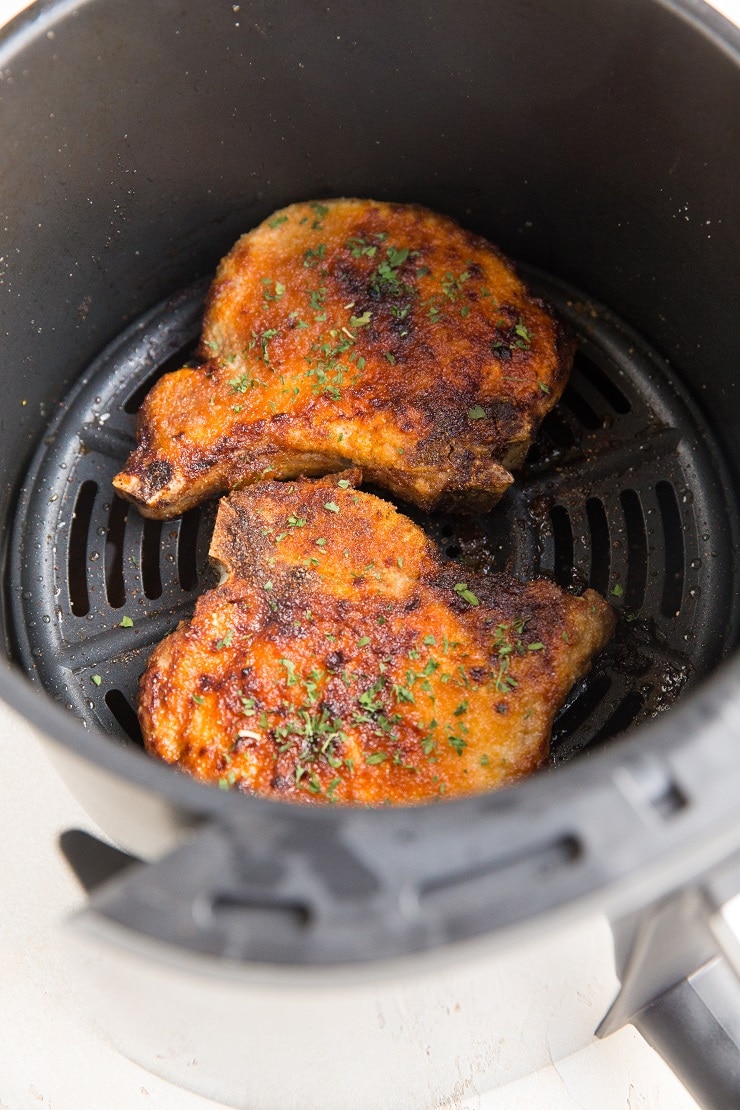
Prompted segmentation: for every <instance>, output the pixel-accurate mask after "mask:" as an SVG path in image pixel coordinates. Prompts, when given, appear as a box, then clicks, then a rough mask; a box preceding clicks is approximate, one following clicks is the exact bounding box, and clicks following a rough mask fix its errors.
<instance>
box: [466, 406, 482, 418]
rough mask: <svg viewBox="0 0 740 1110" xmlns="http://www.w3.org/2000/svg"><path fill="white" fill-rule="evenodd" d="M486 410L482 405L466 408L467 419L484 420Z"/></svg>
mask: <svg viewBox="0 0 740 1110" xmlns="http://www.w3.org/2000/svg"><path fill="white" fill-rule="evenodd" d="M485 418H486V410H485V409H484V408H483V407H482V405H473V407H472V409H468V420H485Z"/></svg>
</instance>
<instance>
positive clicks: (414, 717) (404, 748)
mask: <svg viewBox="0 0 740 1110" xmlns="http://www.w3.org/2000/svg"><path fill="white" fill-rule="evenodd" d="M358 478H359V475H358V474H357V472H346V473H345V474H344V475H341V476H340V477H339V478H337V477H336V476H333V477H331V478H324V479H322V480H320V481H318V482H317V481H311V480H308V479H301V480H299V481H295V482H292V481H290V482H273V481H266V482H262V483H259V484H257V485H254V486H251V487H250V488H249V489H246V490H242V491H238V492H235V493H232V494H231V495H230V496H229V497H228V498H225V499H224V500H223V501H222V502H221V504H220V506H219V510H218V517H217V520H216V527H215V531H214V536H213V541H212V545H211V556H212V558H213V559H215V560H216V561H217V562H218V563H219V564H221V566H222V568H223V569H224V573H225V579H224V581H223V582H222V583H221V584H220V585H219V586H217V587H216V588H215V589H212V590H210V591H208V592H207V593H205V594H203V595H202V596H201V598H200V599H199V601H198V603H197V605H196V608H195V613H194V615H193V618H192V620H190V621H186V622H184V623H182V624H181V625H180V626H179V627H178V628H177V629H176V630H175V631H174V632H173V633H172V634H171V635H169V636H168V637H167V638H166V639H165V640H164V641H163V642H162V643H161V644H160V645H159V646H158V647H157V648H156V650H155V651H154V653H153V655H152V657H151V659H150V661H149V664H148V666H147V669H146V671H145V673H144V675H143V677H142V679H141V687H140V704H139V719H140V721H141V726H142V730H143V733H144V738H145V742H146V746H147V749H148V750H149V751H150V752H152V753H153V754H155V755H157V756H159V757H160V758H161V759H163V760H166V761H167V762H168V763H170V764H174V765H175V766H177V767H179V768H180V769H182V770H183V771H186V772H188V773H189V774H190V775H192V776H194V777H195V778H198V779H201V780H203V781H204V782H208V783H213V784H216V783H217V784H219V785H220V786H222V787H225V788H229V787H234V788H237V789H239V790H241V791H243V792H245V793H257V794H261V795H267V796H269V797H272V798H279V799H285V800H291V801H294V800H295V801H314V802H343V803H363V804H373V805H377V804H382V803H387V802H392V803H413V802H423V801H427V800H430V799H435V798H439V797H441V796H444V797H450V796H454V795H462V794H469V793H472V792H475V791H484V790H490V789H492V788H494V787H499V786H503V785H505V784H507V783H511V782H514V781H515V780H516V779H519V778H521V777H522V776H524V775H527V774H529V773H530V772H531V771H534V770H535V769H536V768H537V767H539V766H541V765H542V764H543V763H544V762H545V760H546V759H547V756H548V747H549V740H550V733H551V728H552V722H553V718H554V716H555V713H556V711H557V710H558V708H559V707H560V706H561V705H562V703H563V701H564V700H565V697H566V695H567V694H568V691H569V690H570V689H571V687H572V686H573V684H574V683H575V682H576V681H577V680H578V679H579V678H580V677H581V676H582V675H583V674H584V673H585V672H586V671H587V670H588V668H589V665H590V660H591V658H592V656H593V655H594V653H595V652H597V651H599V650H600V649H601V648H602V647H604V645H605V644H606V643H607V641H608V640H609V638H610V637H611V635H612V633H613V630H614V624H615V618H614V614H613V611H612V609H611V608H610V606H609V605H608V604H607V603H606V602H605V601H604V600H603V599H602V598H601V597H600V596H599V595H598V594H597V593H595V592H594V591H593V590H586V592H585V593H584V594H583V596H582V597H575V596H572V595H570V594H567V593H565V592H564V591H563V590H561V589H560V588H559V587H558V586H556V585H555V584H553V583H552V582H549V581H546V580H544V579H538V580H536V581H533V582H529V583H526V584H523V583H521V582H518V581H517V580H516V579H514V578H512V577H510V576H509V575H507V574H493V575H490V576H486V577H483V576H480V577H479V576H474V575H472V574H470V573H469V572H468V571H465V572H463V571H462V570H461V568H460V566H459V565H457V564H455V563H451V562H446V561H444V560H443V559H442V557H441V555H440V554H439V552H438V551H437V549H436V547H435V545H434V544H433V543H432V542H431V541H430V540H429V539H428V538H427V537H426V536H425V535H424V533H423V532H422V530H421V529H420V528H419V527H417V525H415V524H413V523H412V522H411V521H410V520H409V519H408V518H407V517H405V516H402V515H401V514H400V513H398V512H397V511H396V510H395V509H394V508H393V506H392V505H390V504H388V503H387V502H386V501H383V500H381V499H379V498H378V497H375V496H372V495H371V494H368V493H363V492H358V491H357V490H356V489H354V488H353V483H354V482H356V481H357V480H358Z"/></svg>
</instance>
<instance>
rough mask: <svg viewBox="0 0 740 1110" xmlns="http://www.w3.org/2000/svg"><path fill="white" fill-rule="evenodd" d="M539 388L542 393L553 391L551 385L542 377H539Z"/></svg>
mask: <svg viewBox="0 0 740 1110" xmlns="http://www.w3.org/2000/svg"><path fill="white" fill-rule="evenodd" d="M537 388H538V389H539V391H540V393H550V392H551V390H550V386H549V385H548V384H547V382H543V381H541V380H540V378H538V379H537Z"/></svg>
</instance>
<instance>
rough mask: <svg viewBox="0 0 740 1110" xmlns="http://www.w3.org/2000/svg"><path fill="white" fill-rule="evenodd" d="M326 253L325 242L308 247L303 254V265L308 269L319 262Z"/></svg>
mask: <svg viewBox="0 0 740 1110" xmlns="http://www.w3.org/2000/svg"><path fill="white" fill-rule="evenodd" d="M325 254H326V243H319V245H318V246H317V247H309V248H308V250H307V251H306V253H305V254H304V255H303V265H304V266H307V267H308V268H309V269H311V268H313V267H314V266H316V265H317V263H319V262H321V261H322V259H323V257H324V255H325Z"/></svg>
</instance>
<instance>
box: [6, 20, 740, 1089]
mask: <svg viewBox="0 0 740 1110" xmlns="http://www.w3.org/2000/svg"><path fill="white" fill-rule="evenodd" d="M714 6H715V7H717V8H718V9H719V10H721V11H723V12H724V14H726V15H727V16H728V17H729V18H731V19H734V20H735V21H736V22H738V23H740V0H715V5H714ZM23 7H25V4H24V3H23V0H0V25H2V24H3V23H4V22H6V21H7V20H8V19H10V18H11V17H12V16H13V15H14V14H15V13H16V12H17V11H20V10H21V9H22V8H23ZM0 735H2V782H3V806H2V813H3V828H4V831H5V835H4V836H3V837H2V838H0V876H2V900H1V903H0V1110H26V1108H34V1110H35V1108H39V1110H41V1108H42V1107H43V1108H47V1110H88V1108H90V1110H99V1108H100V1110H208V1108H209V1107H210V1108H213V1107H215V1106H216V1105H217V1104H216V1103H214V1102H212V1101H210V1100H209V1099H205V1098H202V1097H200V1096H198V1095H194V1094H190V1093H188V1092H187V1091H184V1090H181V1089H179V1088H175V1087H173V1086H172V1085H171V1084H169V1083H167V1082H165V1081H163V1080H160V1079H158V1078H156V1077H155V1076H153V1075H151V1074H150V1073H148V1072H146V1071H144V1070H143V1069H142V1068H140V1067H138V1066H137V1065H136V1064H133V1063H131V1062H130V1061H129V1060H127V1059H125V1058H124V1057H123V1056H121V1055H120V1053H119V1052H118V1051H117V1049H116V1046H115V1045H113V1044H111V1043H110V1042H109V1040H108V1039H107V1038H106V1035H105V1033H104V1032H103V1031H102V1030H101V1029H99V1028H98V1027H97V1026H96V1025H95V1023H94V1021H93V1020H92V1018H91V1017H89V1016H88V1015H87V1014H86V1012H85V1010H84V1008H82V1007H81V1006H80V1005H79V1003H78V1000H77V997H76V994H75V986H74V983H73V982H72V980H71V978H70V974H69V971H68V969H67V966H66V964H65V961H64V958H63V956H62V952H61V948H60V944H59V933H58V929H59V924H60V922H61V921H63V920H64V919H65V917H67V916H68V915H69V914H71V913H72V912H74V911H75V910H76V909H78V908H81V907H82V906H83V905H84V903H85V895H84V894H83V892H82V891H81V889H80V887H79V885H78V883H77V881H76V879H75V878H74V876H73V875H72V873H71V871H70V870H69V868H68V866H67V865H66V863H65V861H64V859H63V857H62V856H61V854H60V852H59V850H58V848H57V840H58V836H59V834H60V833H61V832H62V831H63V830H65V829H69V828H80V829H86V830H88V831H90V832H93V833H96V832H98V830H96V828H95V826H94V824H93V823H92V821H91V820H90V818H89V817H88V816H87V815H86V814H85V813H84V811H83V810H82V809H81V808H80V806H79V805H78V804H77V802H76V801H75V800H74V798H73V797H72V796H71V795H70V793H69V792H68V790H67V789H66V787H65V786H64V785H63V784H62V783H61V781H60V780H59V778H58V777H57V775H56V772H55V771H54V770H53V768H52V767H51V765H50V763H49V762H48V760H47V757H46V754H45V752H44V750H43V748H42V747H41V745H40V744H39V742H38V741H37V739H36V738H35V736H34V735H33V733H32V731H31V730H30V729H29V728H28V727H27V726H26V725H25V723H24V722H22V721H20V720H19V719H18V718H17V717H15V715H14V714H12V713H10V711H7V712H6V711H5V710H4V709H3V708H2V707H1V706H0ZM29 786H32V789H30V788H29ZM451 1105H452V1104H451ZM454 1105H455V1106H456V1107H457V1106H461V1107H462V1106H467V1107H471V1108H477V1110H532V1108H533V1107H534V1108H539V1107H542V1108H547V1110H576V1108H579V1110H691V1108H694V1107H695V1106H696V1104H695V1103H694V1101H693V1099H691V1098H690V1097H689V1095H688V1094H687V1093H686V1092H685V1091H684V1089H683V1087H681V1085H680V1084H679V1083H678V1081H677V1080H676V1079H675V1077H674V1076H673V1075H672V1073H671V1072H670V1071H669V1070H668V1069H667V1068H666V1066H665V1065H664V1064H663V1062H662V1060H661V1059H660V1058H659V1057H658V1056H657V1055H656V1054H655V1053H654V1052H653V1051H652V1049H650V1048H649V1047H648V1045H647V1044H646V1043H645V1042H644V1041H643V1040H642V1038H641V1037H640V1035H639V1034H638V1033H637V1032H636V1031H635V1030H634V1029H633V1028H631V1027H627V1028H625V1029H622V1030H620V1031H619V1032H618V1033H616V1034H614V1035H613V1036H611V1037H609V1038H608V1039H607V1040H605V1041H600V1042H597V1041H594V1042H593V1043H592V1044H591V1045H590V1046H588V1047H587V1048H585V1049H583V1050H582V1051H580V1052H578V1053H575V1054H574V1055H572V1056H569V1057H567V1058H565V1059H563V1060H559V1061H556V1062H554V1063H553V1064H552V1065H551V1066H549V1067H546V1068H544V1069H542V1070H541V1071H539V1072H537V1073H535V1074H533V1075H530V1076H527V1077H526V1078H524V1079H521V1080H518V1081H517V1082H515V1083H513V1084H510V1085H509V1086H507V1087H505V1088H500V1089H499V1090H498V1091H496V1092H491V1093H488V1094H486V1095H483V1096H480V1097H477V1098H475V1099H473V1100H468V1101H465V1102H462V1101H457V1100H456V1101H455V1103H454ZM276 1110H279V1108H276ZM420 1110H426V1108H423V1107H420ZM430 1110H431V1108H430Z"/></svg>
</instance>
